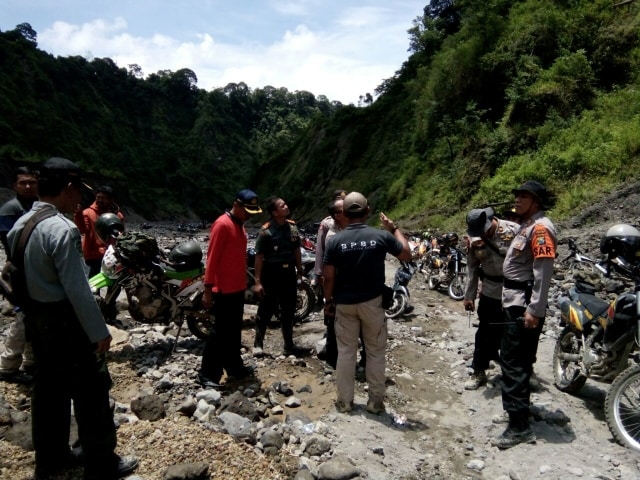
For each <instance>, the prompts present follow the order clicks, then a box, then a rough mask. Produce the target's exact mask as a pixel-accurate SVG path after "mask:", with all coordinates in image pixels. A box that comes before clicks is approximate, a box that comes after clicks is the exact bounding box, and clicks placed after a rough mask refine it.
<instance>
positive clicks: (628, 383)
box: [604, 365, 640, 452]
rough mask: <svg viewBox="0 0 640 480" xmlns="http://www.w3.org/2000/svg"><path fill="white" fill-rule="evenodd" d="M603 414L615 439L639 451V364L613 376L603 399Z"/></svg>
mask: <svg viewBox="0 0 640 480" xmlns="http://www.w3.org/2000/svg"><path fill="white" fill-rule="evenodd" d="M604 416H605V419H606V420H607V425H608V426H609V430H611V433H612V434H613V437H614V438H615V439H616V441H617V442H618V443H619V444H620V445H622V446H625V447H628V448H630V449H632V450H635V451H636V452H640V365H634V366H632V367H629V368H627V369H626V370H624V371H623V372H622V373H621V374H620V375H618V376H617V377H616V378H615V380H614V381H613V383H612V384H611V388H610V389H609V391H608V392H607V396H606V398H605V401H604Z"/></svg>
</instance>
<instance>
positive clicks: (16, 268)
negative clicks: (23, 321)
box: [0, 208, 56, 310]
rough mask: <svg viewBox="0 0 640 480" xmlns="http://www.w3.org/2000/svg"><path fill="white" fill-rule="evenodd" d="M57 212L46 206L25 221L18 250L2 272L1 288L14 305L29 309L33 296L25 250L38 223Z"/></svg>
mask: <svg viewBox="0 0 640 480" xmlns="http://www.w3.org/2000/svg"><path fill="white" fill-rule="evenodd" d="M55 214H56V210H54V209H53V208H45V209H43V210H40V211H38V212H37V213H35V214H34V215H33V216H32V217H31V218H30V219H29V220H27V223H25V225H24V227H23V228H22V231H21V232H20V238H19V239H18V244H17V245H16V251H15V252H13V254H12V255H10V258H11V259H9V258H7V262H6V263H5V265H4V268H3V269H2V274H1V275H0V290H1V293H2V295H3V296H4V298H6V299H7V300H8V301H9V302H10V303H11V304H12V305H15V306H16V307H20V308H22V309H23V310H25V309H27V308H28V307H29V304H30V303H31V297H29V291H28V290H27V279H26V275H25V272H24V250H25V248H26V246H27V241H28V240H29V237H30V236H31V233H32V232H33V229H34V228H35V227H36V225H37V224H38V223H40V222H41V221H42V220H44V219H45V218H49V217H52V216H54V215H55Z"/></svg>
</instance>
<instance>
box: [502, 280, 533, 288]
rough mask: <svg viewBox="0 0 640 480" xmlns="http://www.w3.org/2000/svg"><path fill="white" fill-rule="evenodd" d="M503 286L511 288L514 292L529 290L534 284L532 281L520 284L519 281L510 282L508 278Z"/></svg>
mask: <svg viewBox="0 0 640 480" xmlns="http://www.w3.org/2000/svg"><path fill="white" fill-rule="evenodd" d="M503 286H504V288H510V289H512V290H529V289H530V288H531V286H532V283H531V282H530V281H529V282H518V281H517V280H510V279H508V278H505V279H504V283H503Z"/></svg>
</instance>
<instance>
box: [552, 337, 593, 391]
mask: <svg viewBox="0 0 640 480" xmlns="http://www.w3.org/2000/svg"><path fill="white" fill-rule="evenodd" d="M583 348H584V346H583V345H582V340H581V339H580V337H579V336H578V334H577V332H576V331H575V330H574V329H573V328H571V327H568V326H567V327H565V328H564V329H563V330H562V332H561V333H560V336H559V337H558V340H557V341H556V346H555V348H554V349H553V380H554V381H553V383H554V385H555V386H556V388H557V389H558V390H560V391H561V392H566V393H576V392H577V391H579V390H580V389H581V388H582V387H583V386H584V384H585V383H586V381H587V377H586V376H585V375H584V374H583V373H582V369H581V368H580V365H579V363H577V362H574V361H571V360H565V359H563V358H560V356H561V355H562V354H563V353H569V354H573V355H578V356H579V357H582V350H583Z"/></svg>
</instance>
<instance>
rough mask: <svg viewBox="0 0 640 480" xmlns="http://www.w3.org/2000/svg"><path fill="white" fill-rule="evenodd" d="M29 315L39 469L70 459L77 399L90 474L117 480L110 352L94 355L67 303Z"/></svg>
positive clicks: (42, 305) (44, 305) (37, 309)
mask: <svg viewBox="0 0 640 480" xmlns="http://www.w3.org/2000/svg"><path fill="white" fill-rule="evenodd" d="M26 318H27V320H26V328H27V335H28V338H29V340H30V341H31V342H32V344H33V353H34V357H35V360H36V373H35V378H34V385H33V391H32V399H31V415H32V435H33V446H34V449H35V454H36V470H49V469H55V468H56V467H58V466H59V465H60V462H61V459H65V458H68V456H69V433H70V420H71V401H72V400H73V406H74V411H75V417H76V422H77V424H78V437H79V440H80V444H81V446H82V451H83V458H84V464H85V478H96V479H102V478H105V479H106V478H115V463H116V462H117V457H116V455H115V453H114V450H115V448H116V443H117V439H116V429H115V425H114V423H113V414H112V412H111V409H110V407H109V389H110V388H111V377H110V375H109V371H108V369H107V364H106V358H105V356H104V355H96V354H95V353H94V352H95V345H94V344H92V343H91V342H90V341H89V338H88V337H87V335H86V334H85V333H84V330H83V329H82V327H81V325H80V322H79V320H78V318H77V317H76V314H75V311H74V310H73V307H72V306H71V304H70V303H69V302H67V301H63V302H58V303H39V304H37V305H36V306H35V307H34V308H33V309H32V311H30V312H29V315H27V317H26Z"/></svg>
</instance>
